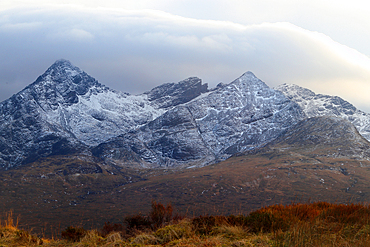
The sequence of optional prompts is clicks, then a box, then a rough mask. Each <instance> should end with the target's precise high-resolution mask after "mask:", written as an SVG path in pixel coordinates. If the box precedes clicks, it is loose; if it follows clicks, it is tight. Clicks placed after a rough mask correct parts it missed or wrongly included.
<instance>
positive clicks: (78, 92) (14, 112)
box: [0, 60, 370, 169]
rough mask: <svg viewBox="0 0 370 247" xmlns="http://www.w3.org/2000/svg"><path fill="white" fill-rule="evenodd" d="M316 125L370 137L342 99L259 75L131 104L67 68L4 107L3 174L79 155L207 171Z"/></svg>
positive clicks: (193, 83) (65, 64)
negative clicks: (324, 122)
mask: <svg viewBox="0 0 370 247" xmlns="http://www.w3.org/2000/svg"><path fill="white" fill-rule="evenodd" d="M315 116H337V117H341V118H344V119H348V120H349V121H350V122H351V123H353V124H354V125H355V126H356V128H357V129H358V130H359V132H360V133H361V134H362V135H363V136H364V137H365V138H367V139H369V138H370V134H369V133H370V115H369V114H367V113H363V112H361V111H359V110H357V109H356V108H355V107H354V106H352V105H351V104H350V103H348V102H346V101H344V100H342V99H341V98H339V97H332V96H325V95H316V94H314V93H313V92H311V91H310V90H308V89H303V88H300V87H298V86H294V85H282V86H280V87H278V88H277V89H272V88H270V87H268V86H267V85H266V84H265V83H264V82H262V81H261V80H259V79H258V78H257V77H256V76H255V75H254V74H253V73H251V72H247V73H245V74H243V75H242V76H241V77H239V78H238V79H236V80H234V81H233V82H231V83H229V84H226V85H219V86H218V87H216V88H214V89H211V90H209V89H208V86H207V84H203V83H202V81H201V80H200V79H199V78H196V77H190V78H188V79H185V80H183V81H181V82H179V83H166V84H163V85H160V86H158V87H155V88H154V89H152V90H151V91H149V92H145V93H143V94H140V95H130V94H128V93H121V92H117V91H115V90H111V89H109V88H108V87H106V86H104V85H102V84H100V83H99V82H98V81H97V80H95V79H94V78H92V77H91V76H89V75H88V74H87V73H86V72H83V71H82V70H80V69H79V68H77V67H75V66H74V65H72V64H71V63H70V62H69V61H67V60H58V61H56V62H55V63H54V64H53V65H52V66H51V67H50V68H49V69H48V70H47V71H46V72H45V73H44V74H43V75H41V76H40V77H39V78H37V80H36V81H35V82H34V83H32V84H30V85H29V86H27V87H26V88H25V89H24V90H22V91H21V92H19V93H17V94H15V95H13V96H12V97H11V98H10V99H8V100H5V101H3V102H1V103H0V117H1V118H0V167H2V168H5V169H8V168H10V167H15V166H18V165H21V164H24V163H28V162H31V161H33V160H36V159H38V158H39V157H45V156H50V155H56V154H71V153H83V154H85V155H95V156H97V157H99V158H101V159H103V160H105V161H106V162H109V163H112V164H115V165H120V166H121V165H128V164H129V165H135V166H137V165H139V166H141V167H179V166H180V167H181V166H193V165H195V166H204V165H206V164H210V163H213V162H218V161H220V160H224V159H226V158H228V157H230V156H231V155H233V154H236V153H238V152H243V151H246V150H250V149H255V148H257V147H260V146H263V145H265V144H266V143H269V142H271V141H272V140H274V139H275V138H277V137H278V136H279V135H281V134H282V133H283V132H284V131H285V130H287V129H289V128H291V127H292V126H294V125H295V124H297V123H298V122H299V121H301V120H303V119H306V118H308V117H315Z"/></svg>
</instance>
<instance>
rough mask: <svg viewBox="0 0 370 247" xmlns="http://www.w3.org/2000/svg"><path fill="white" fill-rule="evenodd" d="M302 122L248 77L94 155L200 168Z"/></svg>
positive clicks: (290, 105)
mask: <svg viewBox="0 0 370 247" xmlns="http://www.w3.org/2000/svg"><path fill="white" fill-rule="evenodd" d="M303 118H304V114H303V112H302V111H301V110H300V107H299V106H298V105H297V104H296V103H294V102H292V101H290V100H289V99H287V98H286V97H285V96H284V94H282V93H281V92H279V91H276V90H273V89H271V88H269V87H268V86H267V85H266V84H265V83H264V82H262V81H261V80H259V79H258V78H257V77H255V75H253V73H251V72H247V73H245V74H243V75H242V76H241V77H240V78H238V79H236V80H235V81H233V82H231V83H230V84H228V85H225V86H223V87H219V88H218V89H217V90H214V91H211V92H209V93H206V94H203V95H201V96H199V97H197V98H195V99H193V100H192V101H190V102H188V103H185V104H181V105H178V106H176V107H174V108H172V109H170V110H168V111H167V112H166V113H165V114H163V115H161V116H160V117H158V118H157V119H155V120H153V121H151V122H149V123H148V124H146V125H144V126H142V127H141V128H138V129H136V130H134V131H131V132H129V133H127V134H124V135H122V136H119V137H118V138H113V139H111V140H110V141H109V142H106V143H103V144H101V145H99V146H98V147H97V148H95V149H94V151H93V153H94V154H95V155H97V156H99V157H101V158H104V159H109V160H111V161H114V162H115V163H120V162H122V159H123V157H127V154H128V153H129V154H130V156H134V157H136V158H135V159H136V160H143V161H145V162H146V163H147V164H148V163H149V164H152V165H154V166H178V165H184V164H185V165H189V164H192V163H197V164H198V165H200V166H201V165H205V164H207V163H210V162H212V161H215V160H222V159H225V158H228V157H230V156H231V155H232V154H235V153H236V152H240V151H242V150H245V149H248V148H255V147H257V146H259V145H261V144H263V143H266V142H268V141H271V140H273V139H274V138H276V137H277V136H278V135H279V134H280V133H281V132H282V131H283V130H285V129H286V128H289V127H290V126H292V125H294V124H296V123H297V122H298V121H299V120H301V119H303ZM123 160H124V162H126V160H125V159H123Z"/></svg>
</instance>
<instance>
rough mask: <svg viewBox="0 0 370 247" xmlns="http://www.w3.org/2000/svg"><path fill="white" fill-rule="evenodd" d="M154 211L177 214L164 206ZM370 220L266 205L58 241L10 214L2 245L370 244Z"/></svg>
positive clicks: (330, 208) (353, 211) (310, 206)
mask: <svg viewBox="0 0 370 247" xmlns="http://www.w3.org/2000/svg"><path fill="white" fill-rule="evenodd" d="M162 206H163V207H162ZM152 207H153V211H155V210H158V208H162V209H163V208H164V209H166V212H170V211H171V210H170V209H169V208H168V207H165V206H164V205H163V204H160V203H153V205H152ZM171 209H172V208H171ZM153 211H152V212H150V213H149V214H148V215H149V218H150V217H151V216H150V215H152V214H153ZM144 216H145V215H144ZM154 218H155V217H154ZM369 219H370V206H368V205H364V204H348V205H346V204H335V203H334V204H333V203H327V202H314V203H307V204H301V203H296V204H290V205H273V206H269V207H264V208H261V209H259V210H256V211H253V212H252V213H250V214H248V215H246V216H244V215H238V216H233V215H230V216H198V217H193V218H184V219H182V220H180V221H176V222H175V221H173V220H170V219H168V221H166V223H165V224H162V226H161V227H158V228H155V229H154V228H151V227H149V228H148V227H146V228H145V227H144V228H141V229H142V230H137V231H135V232H131V234H125V230H122V228H121V227H119V228H117V231H114V230H112V231H110V232H109V233H107V232H105V234H102V233H103V232H104V231H102V230H100V231H98V230H88V231H84V233H83V235H82V236H79V238H78V239H73V238H68V239H64V240H58V239H56V240H54V239H41V238H39V237H37V236H34V235H32V234H30V233H29V232H27V231H24V230H20V229H18V227H17V226H16V224H15V223H14V220H13V215H12V213H9V214H8V218H7V220H5V221H4V222H1V226H0V246H39V245H42V246H60V247H62V246H189V247H190V246H234V247H238V246H302V247H303V246H323V247H324V246H325V247H326V246H370V223H369ZM125 227H127V225H126V226H125ZM71 229H74V228H70V229H69V231H70V232H73V231H72V230H71ZM110 229H111V228H110ZM74 230H76V229H74Z"/></svg>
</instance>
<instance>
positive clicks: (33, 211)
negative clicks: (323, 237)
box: [0, 117, 370, 230]
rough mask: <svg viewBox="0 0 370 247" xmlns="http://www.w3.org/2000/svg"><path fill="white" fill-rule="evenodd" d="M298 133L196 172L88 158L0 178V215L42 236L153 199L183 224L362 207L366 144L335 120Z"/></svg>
mask: <svg viewBox="0 0 370 247" xmlns="http://www.w3.org/2000/svg"><path fill="white" fill-rule="evenodd" d="M297 126H299V128H297ZM297 126H293V127H292V128H291V129H290V130H288V131H286V132H284V133H283V134H282V135H281V136H280V137H278V138H277V139H276V141H274V142H272V143H270V144H268V145H266V146H264V147H261V148H260V149H259V150H256V151H253V152H252V151H251V152H248V153H245V154H240V155H238V156H234V157H231V158H229V159H227V160H225V161H223V162H219V163H217V164H213V165H210V166H206V167H202V168H187V169H181V170H172V169H169V170H168V169H162V170H158V169H137V168H136V169H134V168H132V167H126V168H122V167H120V166H114V165H107V164H105V163H102V162H101V161H99V160H97V159H91V158H89V156H86V157H83V156H69V157H67V156H60V157H49V158H44V159H42V160H39V161H37V162H34V163H31V164H28V165H25V166H23V167H22V168H19V169H12V170H9V171H4V172H2V173H1V174H0V176H1V180H2V181H4V182H3V183H1V188H0V191H2V193H1V194H0V195H1V198H0V207H1V210H2V211H7V210H9V209H13V210H14V213H15V214H20V215H21V219H22V220H21V222H23V224H24V225H23V226H28V227H30V228H33V229H36V230H41V229H42V228H45V225H46V224H47V225H54V226H55V225H59V226H60V227H61V228H63V227H66V226H68V225H79V224H82V225H83V226H86V227H92V226H96V227H101V226H102V225H103V224H104V222H105V221H110V222H117V221H119V220H121V219H122V217H124V216H125V215H128V214H132V213H137V212H146V211H148V210H149V208H150V205H151V201H152V200H153V199H154V200H157V201H160V202H164V203H168V202H171V203H172V204H173V205H174V206H175V207H176V208H177V209H178V210H179V211H180V212H182V213H187V215H190V216H192V215H199V214H203V215H204V214H224V215H225V214H239V213H244V214H246V213H248V212H250V211H251V210H256V209H258V208H260V207H263V206H268V205H274V204H277V203H278V204H279V203H281V204H289V203H292V202H308V201H320V200H325V201H327V202H333V203H334V202H337V203H347V202H354V203H364V202H367V201H368V200H369V195H370V188H369V187H368V184H369V182H370V181H369V178H370V170H369V167H370V161H369V160H368V158H369V156H368V151H367V150H369V143H368V142H367V141H366V140H365V139H364V138H362V137H361V136H360V135H359V134H358V132H357V130H356V129H355V128H354V127H353V126H352V125H351V124H350V123H349V122H348V121H345V120H341V119H338V118H333V117H319V118H311V119H308V120H304V121H302V122H300V123H298V124H297ZM328 130H330V132H328ZM302 138H304V139H305V141H302V140H301V139H302ZM344 140H345V141H344ZM288 144H289V145H288ZM287 145H288V146H287ZM360 151H361V152H360ZM19 202H22V203H19Z"/></svg>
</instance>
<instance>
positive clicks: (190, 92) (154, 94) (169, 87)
mask: <svg viewBox="0 0 370 247" xmlns="http://www.w3.org/2000/svg"><path fill="white" fill-rule="evenodd" d="M207 91H208V84H207V83H206V84H202V80H201V79H199V78H198V77H189V78H187V79H185V80H183V81H180V82H178V83H165V84H162V85H160V86H158V87H155V88H153V89H152V90H151V91H149V92H146V93H144V94H146V95H148V100H149V101H151V102H152V103H154V104H157V105H158V106H159V107H160V108H169V107H173V106H176V105H179V104H184V103H186V102H189V101H190V100H192V99H194V98H196V97H198V96H199V95H201V94H202V93H206V92H207Z"/></svg>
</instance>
